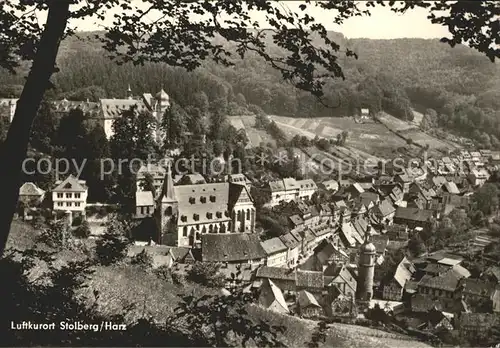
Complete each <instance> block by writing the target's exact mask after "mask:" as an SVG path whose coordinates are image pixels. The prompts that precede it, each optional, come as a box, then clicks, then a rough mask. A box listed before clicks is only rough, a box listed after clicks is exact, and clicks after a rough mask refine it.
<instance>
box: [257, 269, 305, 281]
mask: <svg viewBox="0 0 500 348" xmlns="http://www.w3.org/2000/svg"><path fill="white" fill-rule="evenodd" d="M255 277H256V278H269V279H278V280H289V281H293V282H295V271H294V270H293V269H290V268H283V267H270V266H261V267H259V268H258V269H257V272H256V273H255Z"/></svg>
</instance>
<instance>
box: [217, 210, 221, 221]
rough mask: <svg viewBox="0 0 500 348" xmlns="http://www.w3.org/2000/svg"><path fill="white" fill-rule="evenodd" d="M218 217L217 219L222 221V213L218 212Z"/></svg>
mask: <svg viewBox="0 0 500 348" xmlns="http://www.w3.org/2000/svg"><path fill="white" fill-rule="evenodd" d="M216 216H217V218H219V219H220V218H222V213H221V212H220V211H218V212H217V213H216Z"/></svg>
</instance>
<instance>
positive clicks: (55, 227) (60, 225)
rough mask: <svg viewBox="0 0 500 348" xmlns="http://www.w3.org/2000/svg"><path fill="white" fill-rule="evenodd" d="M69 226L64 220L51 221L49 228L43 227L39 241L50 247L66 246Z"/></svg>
mask: <svg viewBox="0 0 500 348" xmlns="http://www.w3.org/2000/svg"><path fill="white" fill-rule="evenodd" d="M66 234H67V226H66V224H65V223H64V222H62V221H57V222H55V223H51V224H50V225H49V226H48V227H47V228H44V229H42V233H41V234H40V236H39V241H40V242H42V243H45V244H46V245H48V246H49V247H52V248H56V249H60V248H62V247H63V246H64V244H65V241H66V238H67V235H66Z"/></svg>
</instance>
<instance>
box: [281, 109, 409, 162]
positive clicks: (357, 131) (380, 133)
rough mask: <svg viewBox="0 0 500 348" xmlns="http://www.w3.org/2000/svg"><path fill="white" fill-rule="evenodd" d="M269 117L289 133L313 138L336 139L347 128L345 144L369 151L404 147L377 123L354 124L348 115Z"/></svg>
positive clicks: (400, 141)
mask: <svg viewBox="0 0 500 348" xmlns="http://www.w3.org/2000/svg"><path fill="white" fill-rule="evenodd" d="M271 119H272V120H274V121H275V122H276V124H278V125H279V126H281V127H282V128H283V130H284V131H285V132H287V131H288V132H289V133H290V135H297V134H298V135H301V136H302V135H305V136H306V137H308V138H314V137H315V136H316V135H317V136H319V137H324V138H336V137H337V135H338V134H341V133H342V132H343V131H348V132H349V135H348V138H347V145H348V146H352V147H354V148H356V149H359V150H362V151H365V152H367V153H369V154H374V153H381V152H387V151H392V150H393V149H395V148H398V147H401V146H405V144H406V143H405V142H404V140H403V139H401V138H400V137H398V136H397V135H395V134H393V133H392V132H391V131H389V130H388V129H387V128H386V127H385V126H384V125H382V124H378V123H356V122H355V121H354V119H353V118H350V117H342V118H340V117H338V118H333V117H321V118H314V119H301V118H294V117H283V116H271ZM377 150H378V151H377Z"/></svg>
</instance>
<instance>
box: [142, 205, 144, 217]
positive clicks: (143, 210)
mask: <svg viewBox="0 0 500 348" xmlns="http://www.w3.org/2000/svg"><path fill="white" fill-rule="evenodd" d="M142 214H144V207H141V215H142Z"/></svg>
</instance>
